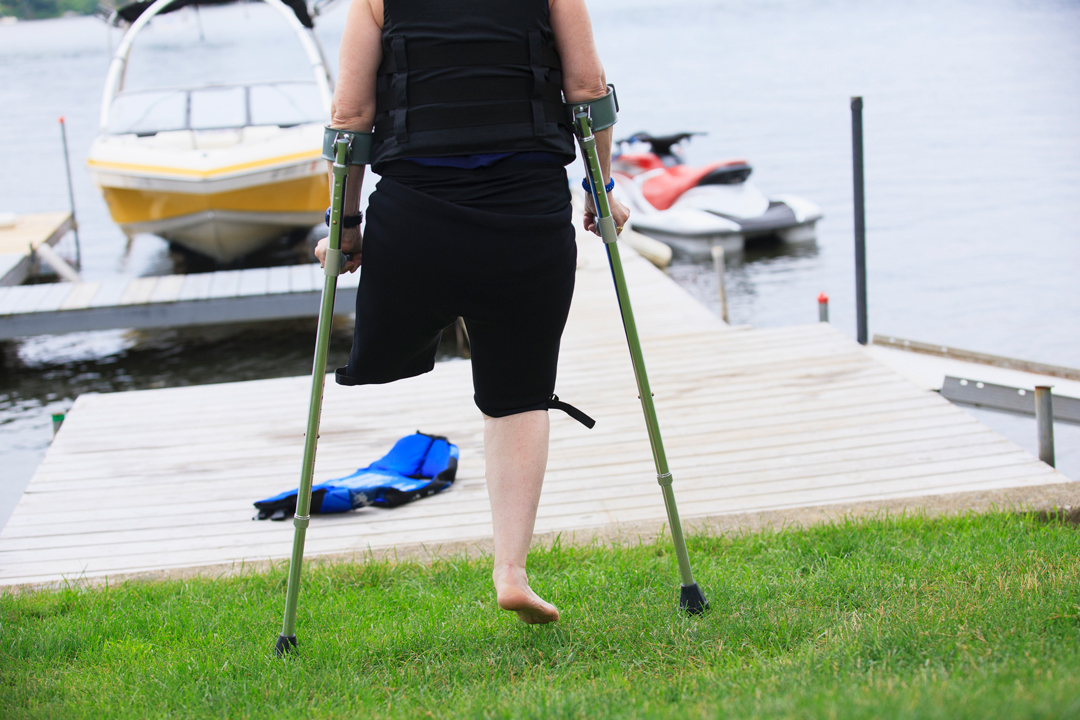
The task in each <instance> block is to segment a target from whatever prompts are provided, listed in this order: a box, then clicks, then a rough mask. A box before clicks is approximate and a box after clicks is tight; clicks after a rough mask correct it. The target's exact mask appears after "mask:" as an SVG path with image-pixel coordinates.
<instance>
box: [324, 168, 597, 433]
mask: <svg viewBox="0 0 1080 720" xmlns="http://www.w3.org/2000/svg"><path fill="white" fill-rule="evenodd" d="M576 266H577V244H576V241H575V234H574V228H573V225H572V221H571V209H570V206H569V204H567V205H566V207H565V209H563V210H561V211H559V212H556V213H551V214H547V215H511V214H503V213H494V212H488V211H485V210H478V209H474V208H469V207H465V206H462V205H458V204H455V203H451V202H447V201H445V200H440V199H438V198H435V197H432V196H431V195H428V194H425V193H422V192H418V191H416V190H413V189H411V188H408V187H406V186H404V185H402V184H401V183H398V182H395V181H394V180H392V179H390V178H388V177H383V178H382V179H381V180H380V181H379V184H378V185H377V186H376V190H375V192H374V193H372V194H371V198H370V200H369V201H368V209H367V226H366V229H365V232H364V251H363V266H362V269H361V275H360V287H359V291H358V293H357V296H356V330H355V334H354V336H353V347H352V352H351V354H350V355H349V364H348V365H347V366H346V367H344V368H340V369H338V371H337V381H338V383H340V384H342V385H367V384H374V383H387V382H393V381H394V380H400V379H402V378H407V377H413V376H415V375H420V374H422V373H426V372H429V371H430V370H431V369H432V368H433V367H434V366H435V352H436V350H437V349H438V346H439V340H440V337H441V335H442V331H443V329H444V328H446V327H447V326H448V325H450V324H451V323H453V322H454V321H455V320H456V319H457V318H458V317H459V316H460V317H463V318H464V319H465V323H466V327H467V329H468V332H469V342H470V346H471V350H472V373H473V390H474V392H475V395H474V398H475V401H476V405H477V407H479V408H480V410H481V411H482V412H483V413H484V414H485V415H488V416H491V417H504V416H506V415H513V414H515V413H521V412H527V411H530V410H543V409H547V407H548V399H549V398H550V397H551V396H552V394H553V392H554V389H555V375H556V369H557V365H558V357H559V340H560V338H561V337H562V331H563V327H564V326H565V324H566V316H567V314H568V313H569V311H570V300H571V298H572V296H573V293H574V272H575V269H576Z"/></svg>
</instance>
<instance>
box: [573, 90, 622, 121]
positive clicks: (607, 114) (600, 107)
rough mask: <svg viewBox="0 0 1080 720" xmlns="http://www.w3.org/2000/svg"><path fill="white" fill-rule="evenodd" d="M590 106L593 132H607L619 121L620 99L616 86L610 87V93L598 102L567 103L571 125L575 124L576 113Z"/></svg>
mask: <svg viewBox="0 0 1080 720" xmlns="http://www.w3.org/2000/svg"><path fill="white" fill-rule="evenodd" d="M582 106H588V109H589V120H590V121H591V122H590V125H591V126H592V131H593V132H597V131H598V130H606V129H608V128H609V127H611V126H612V125H614V124H615V123H617V122H618V121H619V97H618V96H617V95H616V94H615V86H614V85H608V93H607V95H605V96H604V97H602V98H597V99H596V100H586V101H584V102H576V103H567V104H566V109H567V111H568V112H569V113H570V124H571V125H573V124H574V113H575V112H576V111H577V109H578V108H580V107H582Z"/></svg>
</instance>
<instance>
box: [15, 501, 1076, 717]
mask: <svg viewBox="0 0 1080 720" xmlns="http://www.w3.org/2000/svg"><path fill="white" fill-rule="evenodd" d="M313 531H314V532H317V528H316V529H315V530H313ZM689 544H690V553H691V558H692V559H693V561H694V563H695V571H696V574H697V576H698V578H699V582H700V584H701V585H702V587H703V588H704V589H705V591H706V593H707V595H708V597H709V600H710V602H711V603H712V610H711V611H710V612H709V613H707V614H706V615H705V616H703V617H697V618H688V617H683V616H681V615H680V614H678V613H677V612H675V611H674V606H675V602H676V598H677V580H676V578H677V572H676V568H675V559H674V557H673V555H672V554H671V552H670V551H669V548H668V545H667V544H666V543H663V542H661V543H658V544H655V545H645V546H639V547H632V548H627V547H600V546H593V547H585V548H575V547H560V546H558V545H557V546H555V547H554V548H551V549H548V550H544V551H539V552H537V553H535V554H534V556H533V557H532V559H531V560H530V562H531V566H530V572H531V574H532V577H533V584H534V586H535V587H536V588H537V589H538V590H539V591H540V593H541V594H542V595H544V596H545V597H547V598H548V599H550V600H552V601H553V602H555V603H556V605H558V606H559V608H560V611H561V612H562V616H563V619H562V621H561V622H559V623H558V624H556V625H551V626H543V627H537V626H532V627H530V626H525V625H522V624H520V623H518V622H517V620H516V619H515V618H514V617H513V616H512V615H510V614H507V613H502V612H500V611H498V610H497V608H496V606H495V602H494V593H493V592H492V590H491V587H490V580H489V572H490V570H489V568H488V566H487V563H486V562H485V561H471V560H464V559H462V560H453V559H450V560H440V561H438V562H435V563H434V564H432V565H421V564H410V563H403V564H392V563H389V562H370V563H363V564H348V565H345V564H342V565H336V566H324V567H320V566H311V565H309V566H308V568H307V569H306V571H305V576H304V581H305V584H304V589H303V591H302V592H301V602H300V615H299V622H298V628H297V634H298V636H299V638H300V646H301V652H300V654H299V655H296V656H292V657H289V658H287V659H285V660H277V659H274V658H273V657H272V654H271V649H272V647H273V644H274V641H275V640H276V638H277V633H278V630H279V629H280V615H281V610H282V604H283V599H284V591H285V588H284V583H285V568H284V567H281V568H279V569H278V570H276V571H273V572H269V573H265V574H252V575H247V576H243V577H236V578H226V579H219V580H191V581H174V582H146V583H129V584H125V585H121V586H116V587H112V588H108V589H100V590H89V589H79V588H74V589H65V590H60V591H53V592H41V593H28V594H21V595H10V594H9V595H0V717H3V718H10V719H14V718H65V719H66V718H83V717H86V718H91V717H93V718H98V717H109V718H112V717H121V718H127V717H131V718H146V717H169V718H181V717H192V718H216V717H252V718H276V717H287V718H289V717H295V718H312V717H319V718H322V717H326V718H331V717H333V718H359V717H437V718H441V717H446V718H456V717H463V718H588V719H590V720H591V719H593V718H622V717H641V718H698V717H703V718H704V717H708V718H714V717H716V718H723V717H770V718H771V717H794V718H803V717H825V718H894V717H930V718H950V719H954V718H968V717H970V718H986V717H999V718H1058V717H1080V617H1078V615H1080V562H1078V561H1080V530H1078V529H1077V528H1076V527H1073V526H1071V525H1068V524H1062V523H1059V522H1042V521H1039V520H1037V519H1035V518H1033V517H1029V516H1018V515H1011V514H996V515H984V516H968V517H961V518H951V519H926V518H922V517H904V518H899V519H896V518H894V519H888V518H882V519H875V520H868V521H861V522H848V523H843V524H838V525H831V526H821V527H815V528H812V529H809V530H789V531H782V532H763V533H753V534H749V533H748V534H744V535H738V536H725V537H709V536H692V537H690V538H689Z"/></svg>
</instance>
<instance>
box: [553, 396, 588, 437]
mask: <svg viewBox="0 0 1080 720" xmlns="http://www.w3.org/2000/svg"><path fill="white" fill-rule="evenodd" d="M547 406H548V409H549V410H562V411H563V412H564V413H566V414H567V415H569V416H570V417H572V418H574V419H575V420H577V421H578V422H579V423H581V424H582V425H584V426H585V427H587V428H589V429H590V430H592V428H593V426H594V425H596V421H595V420H593V419H592V418H591V417H589V416H588V415H586V414H585V413H583V412H581V411H580V410H578V409H577V408H576V407H574V406H573V405H571V404H570V403H566V402H563V401H562V400H560V399H559V396H558V395H552V396H551V397H550V398H549V399H548V401H547Z"/></svg>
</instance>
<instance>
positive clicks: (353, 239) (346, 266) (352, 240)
mask: <svg viewBox="0 0 1080 720" xmlns="http://www.w3.org/2000/svg"><path fill="white" fill-rule="evenodd" d="M329 247H330V238H329V237H324V238H323V239H322V240H320V241H319V244H318V245H316V246H315V257H316V258H318V259H319V266H320V267H326V250H327V248H329ZM363 248H364V237H363V235H361V234H360V228H358V227H355V228H342V230H341V252H342V253H344V254H345V255H347V256H349V257H348V259H347V260H345V261H344V262H343V263H342V264H341V271H342V272H356V269H357V268H358V267H360V261H361V257H362V254H363Z"/></svg>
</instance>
